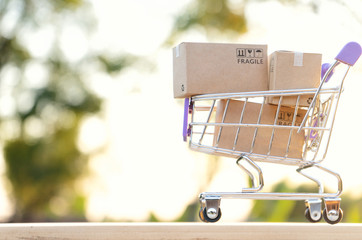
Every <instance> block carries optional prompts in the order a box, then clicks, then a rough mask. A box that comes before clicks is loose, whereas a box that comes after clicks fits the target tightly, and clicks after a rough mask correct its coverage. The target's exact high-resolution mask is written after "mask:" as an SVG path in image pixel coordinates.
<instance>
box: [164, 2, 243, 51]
mask: <svg viewBox="0 0 362 240" xmlns="http://www.w3.org/2000/svg"><path fill="white" fill-rule="evenodd" d="M244 2H245V1H241V2H240V3H238V4H234V5H233V4H231V2H230V1H228V0H211V1H210V0H196V1H192V2H191V3H190V4H189V5H188V6H187V8H186V9H185V10H184V11H181V12H180V14H178V16H176V18H175V22H174V25H173V29H172V31H171V34H170V36H169V37H168V39H167V40H166V45H173V44H174V43H175V41H176V40H177V39H179V38H180V34H182V33H184V32H186V31H189V30H191V29H194V28H199V29H200V30H201V31H204V32H205V34H206V35H207V36H208V37H210V38H215V37H216V36H218V35H223V36H225V35H228V36H230V35H232V36H240V34H243V33H245V32H246V31H247V24H246V18H245V13H244Z"/></svg>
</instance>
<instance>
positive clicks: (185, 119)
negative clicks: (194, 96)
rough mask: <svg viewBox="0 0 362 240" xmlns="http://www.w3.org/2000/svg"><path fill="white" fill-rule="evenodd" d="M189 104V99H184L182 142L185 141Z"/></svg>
mask: <svg viewBox="0 0 362 240" xmlns="http://www.w3.org/2000/svg"><path fill="white" fill-rule="evenodd" d="M189 103H190V99H189V98H185V105H184V125H183V128H182V136H183V139H184V142H186V141H187V136H188V134H187V127H188V120H189Z"/></svg>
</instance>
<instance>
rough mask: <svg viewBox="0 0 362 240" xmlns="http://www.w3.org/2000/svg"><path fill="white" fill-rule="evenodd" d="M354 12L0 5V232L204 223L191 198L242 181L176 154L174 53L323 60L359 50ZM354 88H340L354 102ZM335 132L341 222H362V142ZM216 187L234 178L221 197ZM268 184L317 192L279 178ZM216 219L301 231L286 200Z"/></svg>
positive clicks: (219, 5)
mask: <svg viewBox="0 0 362 240" xmlns="http://www.w3.org/2000/svg"><path fill="white" fill-rule="evenodd" d="M361 7H362V1H357V0H355V1H346V0H344V1H343V0H334V1H326V0H324V1H323V0H320V1H301V0H288V1H286V0H279V1H273V0H264V1H256V0H254V1H253V0H195V1H191V0H184V1H177V3H174V2H172V1H166V0H157V1H145V0H144V1H141V0H135V1H130V0H128V1H126V0H125V1H110V0H108V1H95V0H94V1H91V0H89V1H87V0H64V1H46V0H26V1H25V0H12V1H10V0H0V129H1V134H0V146H1V149H2V159H1V162H2V163H1V164H0V171H1V173H2V181H1V182H2V184H1V189H2V190H1V191H0V205H1V208H0V211H1V213H2V214H1V220H2V221H3V222H34V221H37V222H39V221H199V219H198V211H199V203H198V193H199V192H202V191H206V190H208V189H213V188H218V190H219V189H221V190H224V189H223V185H222V184H224V186H228V187H230V188H231V187H234V186H238V187H240V188H239V189H241V187H242V185H245V184H247V179H246V178H245V177H244V176H242V174H241V172H238V171H235V173H234V170H231V169H233V168H236V166H233V164H229V163H226V165H225V162H226V161H227V162H230V161H229V160H226V159H223V158H216V157H212V156H207V155H203V154H199V153H190V150H188V149H187V145H186V144H183V143H182V141H181V119H182V101H181V100H175V99H173V97H172V47H174V46H175V45H176V44H178V43H180V42H182V41H204V42H244V43H266V44H268V45H269V52H271V51H272V50H280V49H287V50H302V51H309V52H313V51H315V52H321V53H323V54H324V56H326V58H327V60H329V59H331V57H333V55H334V54H336V53H337V52H338V50H339V49H340V48H341V47H342V46H343V44H345V43H347V42H348V41H352V40H353V41H359V42H360V43H361V42H362V41H361V39H362V30H361V29H362V18H361V15H360V14H359V12H358V9H361ZM336 16H338V18H337V17H336ZM361 66H362V65H361V63H359V64H358V65H356V67H355V70H354V72H353V74H354V75H355V76H359V77H360V76H361V72H362V70H361V69H362V67H361ZM356 80H357V81H358V80H360V79H356ZM351 82H352V81H351ZM356 84H359V83H356ZM359 86H361V85H358V86H357V85H352V84H351V85H346V88H347V89H348V87H350V88H352V91H351V92H349V96H350V98H351V99H352V97H353V96H356V95H357V94H356V93H357V92H353V89H355V91H358V87H359ZM346 95H347V94H346ZM343 97H344V96H342V98H343ZM348 101H352V100H348V99H347V100H346V102H345V106H348V104H349V103H350V102H348ZM342 104H343V103H342ZM344 109H348V108H344ZM345 111H347V110H345ZM345 113H346V112H345ZM351 114H352V112H350V113H348V112H347V113H346V114H342V115H343V116H346V118H344V117H341V118H339V119H338V121H339V122H340V124H336V128H337V127H338V126H339V127H340V128H341V127H343V126H344V124H345V123H347V122H349V121H350V119H351V117H350V115H351ZM353 114H355V115H354V116H353V119H360V117H361V113H359V112H358V113H353ZM348 115H349V117H348ZM338 121H337V122H338ZM350 127H352V126H350ZM343 129H344V130H343V131H341V132H338V131H337V133H336V135H337V139H340V140H341V141H343V140H344V139H347V138H348V139H350V142H349V143H348V144H347V145H346V144H344V145H343V146H342V145H340V143H339V142H332V144H334V145H333V146H338V147H332V148H333V149H334V154H332V155H333V157H334V160H331V165H332V166H335V169H336V168H337V169H339V170H341V171H342V178H343V177H344V176H346V175H348V176H350V177H351V178H348V180H347V181H346V184H347V191H346V192H345V193H344V194H343V195H342V199H343V200H342V209H343V210H344V216H345V217H344V219H343V221H345V222H361V221H362V219H361V218H362V194H361V191H360V190H359V189H357V187H358V186H361V183H362V180H361V179H360V177H359V175H358V174H356V171H358V169H353V165H354V162H352V161H355V162H356V161H357V162H358V159H359V160H361V159H360V158H361V157H359V155H358V147H359V146H360V144H361V143H360V140H359V141H354V140H353V139H352V137H351V132H352V131H351V130H352V128H345V127H343ZM355 131H356V130H354V132H355ZM357 131H360V130H357ZM360 133H361V132H359V133H358V132H355V135H356V136H358V135H359V134H360ZM344 142H345V141H344ZM347 148H348V149H347ZM349 149H352V150H354V152H353V151H352V155H348V157H347V156H346V151H347V152H348V151H349ZM332 151H333V150H332ZM336 151H338V152H336ZM335 152H336V153H335ZM353 154H354V155H353ZM330 155H331V154H330ZM330 155H327V158H328V156H330ZM345 156H346V157H345ZM349 156H352V157H353V158H357V159H352V157H349ZM341 158H343V162H342V161H340V159H341ZM328 161H329V160H327V161H326V162H328ZM342 166H343V167H342ZM337 169H336V170H337ZM352 170H354V171H352ZM273 171H274V173H275V172H277V171H278V169H277V168H276V169H274V170H273ZM357 173H358V172H357ZM220 174H221V176H229V177H228V178H227V179H225V178H222V177H221V178H222V180H223V181H220V182H222V184H220V185H217V184H216V183H215V182H217V181H218V180H220V177H218V176H220ZM222 174H224V175H222ZM343 174H344V175H343ZM239 175H240V176H239ZM277 175H281V176H283V174H282V173H279V172H278V173H277ZM233 176H238V177H237V178H236V179H235V180H234V179H233V178H232V177H233ZM270 185H271V186H270V188H269V190H272V191H282V192H285V191H300V192H308V191H316V190H315V187H314V186H313V185H309V184H305V183H300V182H293V181H291V180H290V178H287V177H286V178H284V177H283V178H281V177H280V176H278V178H276V180H273V181H272V182H271V184H270ZM356 189H357V190H356ZM236 190H238V189H236ZM223 204H224V203H223ZM226 204H229V203H228V202H226V203H225V205H226ZM236 205H238V207H236V208H235V206H236ZM227 211H229V212H230V213H233V214H230V215H229V216H228V215H227V213H226V212H227ZM223 214H224V215H226V216H224V217H223V219H224V218H225V221H272V222H289V221H293V222H294V221H297V222H298V221H305V219H304V203H303V202H294V201H249V200H248V201H241V202H240V203H232V205H231V207H229V208H228V210H225V211H223Z"/></svg>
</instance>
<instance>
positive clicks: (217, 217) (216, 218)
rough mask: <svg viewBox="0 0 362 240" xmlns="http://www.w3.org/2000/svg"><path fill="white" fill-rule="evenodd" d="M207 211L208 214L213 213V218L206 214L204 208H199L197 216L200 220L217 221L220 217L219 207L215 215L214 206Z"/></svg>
mask: <svg viewBox="0 0 362 240" xmlns="http://www.w3.org/2000/svg"><path fill="white" fill-rule="evenodd" d="M208 211H209V215H213V214H214V215H215V218H211V217H209V216H208V215H207V212H206V208H204V209H202V208H201V209H200V211H199V217H200V219H201V221H203V222H217V221H219V219H220V218H221V210H220V209H219V211H218V213H217V215H216V210H215V209H214V208H211V209H209V210H208Z"/></svg>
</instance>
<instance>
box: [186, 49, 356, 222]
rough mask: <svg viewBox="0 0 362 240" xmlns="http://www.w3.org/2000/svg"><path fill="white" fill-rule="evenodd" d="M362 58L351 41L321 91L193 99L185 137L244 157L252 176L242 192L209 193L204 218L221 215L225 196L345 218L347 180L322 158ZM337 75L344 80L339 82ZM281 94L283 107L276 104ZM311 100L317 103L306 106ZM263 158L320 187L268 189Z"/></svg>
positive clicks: (208, 149)
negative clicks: (294, 203) (329, 187)
mask: <svg viewBox="0 0 362 240" xmlns="http://www.w3.org/2000/svg"><path fill="white" fill-rule="evenodd" d="M360 55H361V46H360V45H359V44H358V43H355V42H350V43H348V44H346V45H345V46H344V47H343V49H342V50H341V51H340V52H339V54H338V55H337V57H336V58H335V61H334V63H332V64H323V66H322V74H321V82H320V85H319V87H318V88H312V89H291V90H270V91H258V92H240V93H218V94H204V95H197V96H193V97H191V98H190V99H185V113H184V128H183V137H184V140H185V141H187V138H189V146H190V148H191V149H193V150H196V151H200V152H205V153H208V154H214V155H221V156H227V157H232V158H236V163H237V165H238V166H239V167H240V168H241V169H242V170H244V171H245V172H246V173H247V175H248V176H249V177H250V180H251V186H249V187H247V188H243V189H242V191H241V192H203V193H201V194H200V198H199V200H200V205H201V207H200V212H199V216H200V219H201V220H202V221H204V222H216V221H218V220H219V219H220V217H221V210H220V201H221V199H223V198H224V199H264V200H304V201H305V205H306V210H305V217H306V218H307V219H308V220H309V221H311V222H318V221H320V220H321V219H322V217H323V218H324V219H325V221H326V222H328V223H330V224H335V223H338V222H340V221H341V219H342V217H343V211H342V210H341V208H340V201H341V199H340V198H339V196H340V195H341V193H342V179H341V177H340V175H339V174H338V173H336V172H334V171H332V170H330V169H328V168H326V167H324V166H322V165H321V162H322V161H323V160H324V159H325V157H326V153H327V150H328V146H329V141H330V137H331V133H332V129H333V124H334V121H335V115H336V110H337V107H338V103H339V99H340V95H341V93H342V91H343V83H344V80H345V78H346V75H347V73H348V70H349V69H350V67H351V66H353V65H354V64H355V62H356V61H357V60H358V58H359V57H360ZM332 75H333V76H332ZM332 79H333V81H334V82H335V83H336V84H335V85H333V86H332V82H333V81H332ZM275 98H276V99H277V104H274V105H272V104H268V103H269V102H270V99H274V100H275ZM305 98H307V99H308V101H309V103H310V104H309V106H306V105H301V104H300V103H301V100H302V99H305ZM286 100H288V104H287V105H286V104H285V102H286ZM291 102H292V103H293V104H291ZM271 116H272V117H271ZM189 121H190V122H189ZM188 122H189V123H188ZM256 162H269V163H275V164H284V165H292V166H296V167H297V169H296V171H297V172H298V173H299V174H301V175H302V176H304V177H306V178H308V179H309V180H311V181H312V182H314V183H316V184H317V186H318V189H319V190H318V192H315V193H299V192H295V193H284V192H263V191H261V190H262V189H263V186H264V178H263V172H262V170H261V168H260V167H259V166H258V165H257V164H256ZM311 168H313V169H317V170H318V171H321V172H323V174H326V175H329V176H332V177H333V178H334V179H336V182H337V186H336V192H333V193H330V192H326V191H325V190H324V187H323V183H322V181H320V179H319V178H317V177H315V176H312V175H311V174H309V173H307V172H308V171H306V169H311ZM322 199H323V200H324V206H325V208H324V210H322V206H323V205H322Z"/></svg>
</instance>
